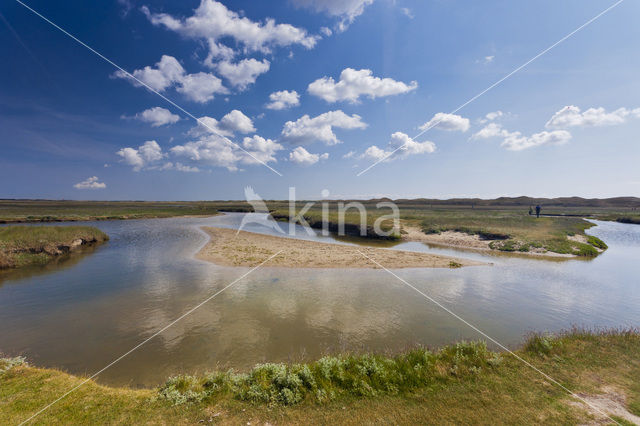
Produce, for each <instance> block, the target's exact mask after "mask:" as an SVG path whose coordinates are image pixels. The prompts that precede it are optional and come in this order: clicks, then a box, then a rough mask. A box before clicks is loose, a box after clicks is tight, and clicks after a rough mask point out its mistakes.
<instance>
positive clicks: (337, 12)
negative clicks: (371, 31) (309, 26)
mask: <svg viewBox="0 0 640 426" xmlns="http://www.w3.org/2000/svg"><path fill="white" fill-rule="evenodd" d="M292 1H293V3H294V4H295V5H297V6H300V7H306V8H309V9H313V10H315V11H316V12H324V13H326V14H328V15H330V16H335V17H338V18H340V21H339V22H338V24H337V28H336V29H337V30H338V31H344V30H345V29H347V27H348V26H349V24H351V23H352V22H353V21H354V20H355V18H357V17H358V16H360V15H362V13H363V12H364V9H365V7H367V6H369V5H370V4H372V3H373V0H292Z"/></svg>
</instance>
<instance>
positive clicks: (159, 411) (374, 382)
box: [0, 331, 640, 424]
mask: <svg viewBox="0 0 640 426" xmlns="http://www.w3.org/2000/svg"><path fill="white" fill-rule="evenodd" d="M517 353H518V355H520V356H521V357H523V358H524V359H526V360H527V361H529V362H531V363H532V364H534V365H536V366H537V367H539V368H541V369H542V370H543V371H545V372H546V373H547V374H549V375H550V376H552V377H554V378H555V379H557V380H559V381H560V382H561V383H562V384H563V385H564V386H567V387H568V388H570V389H571V390H572V391H574V392H581V393H583V394H585V395H586V394H597V393H601V392H602V391H603V387H604V386H605V385H606V386H608V387H609V388H611V387H613V388H615V389H616V390H617V391H618V392H619V393H620V394H623V395H626V408H627V409H628V410H629V412H631V413H634V414H636V415H640V385H639V383H640V380H639V379H640V360H639V359H638V356H637V355H638V353H640V335H639V334H638V333H637V332H635V331H619V332H600V333H593V332H583V331H573V332H570V333H566V334H563V335H561V336H558V337H553V338H552V337H545V336H534V337H532V338H531V339H529V340H528V341H527V342H526V344H525V345H524V346H523V348H521V349H520V350H518V351H517ZM8 364H9V361H8V360H4V361H2V362H0V423H1V424H14V423H18V422H20V421H22V420H25V419H26V418H28V417H29V416H30V415H31V414H33V413H34V412H35V411H37V410H38V409H40V408H42V407H43V406H44V405H46V404H48V403H49V402H51V401H53V400H55V399H56V398H58V397H59V396H60V395H62V394H63V393H64V392H66V391H68V390H69V389H71V388H72V387H74V386H76V385H78V384H80V383H81V382H82V379H81V378H78V377H75V376H71V375H68V374H65V373H63V372H60V371H56V370H50V369H39V368H35V367H31V366H28V365H26V364H21V360H19V359H18V360H16V359H14V360H13V361H12V364H13V365H11V366H9V365H8ZM589 420H593V416H592V415H591V414H589V413H588V412H587V411H586V410H585V409H584V408H583V407H582V406H576V405H574V404H572V403H571V398H570V397H569V396H568V394H567V393H566V392H565V391H563V390H562V389H560V388H559V387H557V386H555V385H552V384H549V383H547V382H546V381H544V379H543V378H542V377H541V376H540V375H539V374H538V373H536V372H534V371H533V370H531V369H530V368H528V367H527V366H525V365H524V364H523V363H521V362H520V361H518V360H516V359H514V358H513V357H512V356H510V355H508V354H496V353H493V352H491V351H488V350H487V349H486V347H485V345H484V344H483V343H460V344H458V345H453V346H448V347H446V348H443V349H441V350H440V351H437V352H430V351H426V350H424V349H415V350H413V351H410V352H407V353H404V354H401V355H397V356H395V357H383V356H377V355H359V356H356V355H343V356H336V357H325V358H323V359H321V360H318V361H316V362H313V363H309V364H296V365H285V364H265V365H259V366H256V367H255V368H254V369H253V370H252V371H250V372H248V373H246V374H238V373H234V372H225V373H212V374H209V375H206V376H203V377H198V378H196V377H191V376H181V377H176V378H172V379H170V380H168V381H167V383H166V384H165V385H164V386H162V387H161V388H160V389H156V390H150V389H146V390H131V389H123V388H109V387H104V386H100V385H98V384H96V383H94V382H93V381H90V382H88V383H87V384H86V385H84V386H82V387H80V388H79V389H77V390H76V391H74V392H73V393H71V394H70V395H68V396H67V397H66V398H64V399H63V400H61V401H60V402H58V403H57V404H55V405H54V406H52V407H51V408H50V409H49V410H47V411H45V412H44V413H42V414H41V415H40V416H38V417H37V419H36V423H38V424H62V423H73V424H79V423H107V424H114V423H153V424H186V423H196V422H205V423H208V422H215V423H233V424H238V423H240V422H242V423H243V424H247V422H251V424H256V423H257V424H263V423H266V422H269V423H271V424H275V423H305V424H308V423H344V424H357V423H363V422H364V423H416V422H420V423H451V424H453V423H466V424H469V423H485V424H489V423H491V424H495V423H513V424H530V423H534V422H535V423H540V422H542V423H549V424H577V423H584V422H588V421H589Z"/></svg>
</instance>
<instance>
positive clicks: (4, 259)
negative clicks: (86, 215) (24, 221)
mask: <svg viewBox="0 0 640 426" xmlns="http://www.w3.org/2000/svg"><path fill="white" fill-rule="evenodd" d="M108 239H109V236H108V235H107V234H105V233H104V232H102V231H100V230H99V229H97V228H93V227H90V226H6V227H0V269H9V268H19V267H23V266H27V265H38V264H39V265H42V264H46V263H48V262H49V261H51V260H52V259H53V258H55V257H57V256H61V255H64V254H68V253H70V252H72V251H74V250H77V249H79V248H80V247H81V246H83V245H87V244H99V243H102V242H104V241H107V240H108Z"/></svg>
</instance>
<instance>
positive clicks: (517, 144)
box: [471, 123, 571, 151]
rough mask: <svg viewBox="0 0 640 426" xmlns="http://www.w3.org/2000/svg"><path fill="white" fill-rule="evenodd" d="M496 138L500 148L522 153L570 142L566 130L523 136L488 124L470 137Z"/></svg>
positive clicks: (475, 138)
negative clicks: (540, 147) (500, 140)
mask: <svg viewBox="0 0 640 426" xmlns="http://www.w3.org/2000/svg"><path fill="white" fill-rule="evenodd" d="M494 137H498V138H501V139H502V143H501V146H503V147H504V148H505V149H508V150H510V151H522V150H524V149H528V148H533V147H536V146H542V145H563V144H565V143H567V142H569V140H571V133H569V132H567V131H566V130H554V131H552V132H548V131H543V132H540V133H534V134H533V135H531V136H525V135H523V134H522V133H521V132H510V131H508V130H506V129H503V128H502V126H501V125H500V124H497V123H489V124H487V125H486V126H485V127H484V128H482V129H481V130H480V131H478V132H477V133H475V134H474V135H473V136H471V139H472V140H477V139H489V138H494Z"/></svg>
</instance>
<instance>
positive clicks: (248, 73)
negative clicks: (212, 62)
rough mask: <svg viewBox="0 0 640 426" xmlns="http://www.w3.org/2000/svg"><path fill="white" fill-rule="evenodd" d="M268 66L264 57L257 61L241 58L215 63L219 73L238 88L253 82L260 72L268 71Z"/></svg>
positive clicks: (243, 88)
mask: <svg viewBox="0 0 640 426" xmlns="http://www.w3.org/2000/svg"><path fill="white" fill-rule="evenodd" d="M269 67H270V63H269V61H267V60H266V59H263V60H262V61H258V60H256V59H253V58H251V59H243V60H241V61H239V62H237V63H232V62H229V61H226V60H225V61H222V62H219V63H218V64H217V65H216V68H217V70H218V72H219V73H220V75H221V76H223V77H224V78H226V79H227V80H228V81H229V83H231V84H232V85H233V86H234V87H237V88H238V89H240V90H246V89H247V88H248V87H249V86H250V85H251V84H253V83H255V82H256V79H257V78H258V76H259V75H260V74H264V73H266V72H267V71H269Z"/></svg>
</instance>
